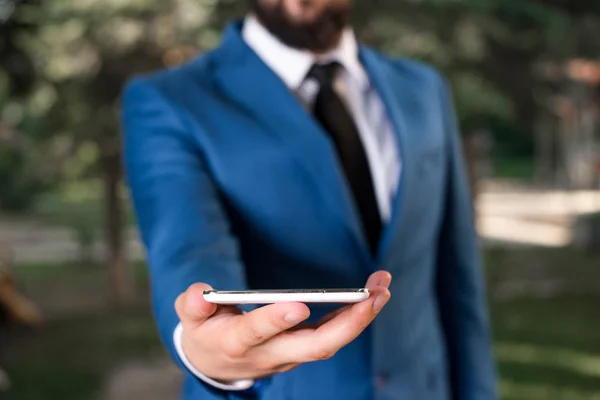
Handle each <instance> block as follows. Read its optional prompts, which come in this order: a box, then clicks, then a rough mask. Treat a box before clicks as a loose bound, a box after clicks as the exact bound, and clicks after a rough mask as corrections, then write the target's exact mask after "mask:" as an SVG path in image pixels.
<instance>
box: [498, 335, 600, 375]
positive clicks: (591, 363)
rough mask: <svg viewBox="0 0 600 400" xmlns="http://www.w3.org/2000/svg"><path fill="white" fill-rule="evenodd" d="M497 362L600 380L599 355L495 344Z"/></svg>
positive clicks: (521, 345)
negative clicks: (526, 365)
mask: <svg viewBox="0 0 600 400" xmlns="http://www.w3.org/2000/svg"><path fill="white" fill-rule="evenodd" d="M495 350H496V356H497V358H498V360H499V361H505V362H506V361H510V362H515V363H522V364H533V365H542V366H552V367H555V368H562V369H565V370H568V371H569V372H577V373H579V374H582V375H587V376H591V377H598V378H600V355H589V354H584V353H581V352H576V351H572V350H566V349H555V348H549V347H540V346H534V345H529V344H513V343H502V342H501V343H496V345H495Z"/></svg>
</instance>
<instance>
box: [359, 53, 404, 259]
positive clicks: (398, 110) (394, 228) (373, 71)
mask: <svg viewBox="0 0 600 400" xmlns="http://www.w3.org/2000/svg"><path fill="white" fill-rule="evenodd" d="M360 58H361V62H362V64H363V66H364V67H365V69H366V70H367V73H368V75H369V79H370V80H371V84H372V85H373V86H374V87H375V89H376V90H377V92H378V94H379V96H380V97H381V100H382V101H383V103H384V105H385V108H386V111H387V116H388V118H389V119H390V122H391V124H392V126H393V129H394V132H395V134H396V139H397V140H396V142H397V144H398V147H399V154H400V160H401V165H402V167H401V168H402V169H401V174H400V182H399V185H398V191H397V193H396V196H395V198H394V201H393V203H392V214H391V215H392V216H391V219H390V221H389V223H388V224H387V225H386V227H385V229H384V232H383V233H382V236H381V240H380V243H379V247H378V251H377V254H376V256H375V260H374V261H375V267H378V266H379V265H381V264H382V263H384V260H385V257H386V256H387V254H388V253H389V251H390V249H391V246H392V244H393V243H394V239H395V238H396V236H397V234H398V226H399V222H400V221H402V220H403V218H402V212H403V210H404V208H405V207H404V203H405V201H406V199H405V198H406V194H408V193H410V185H411V184H412V182H411V174H412V170H411V169H412V166H413V162H414V160H412V159H411V156H412V154H411V152H410V151H409V150H408V149H411V148H412V143H411V141H412V137H411V135H410V132H408V131H407V130H408V127H407V123H406V118H405V115H404V112H405V110H407V109H410V107H407V104H405V102H406V101H408V99H409V98H410V95H409V94H408V93H403V94H402V95H400V96H399V95H398V94H397V93H395V92H394V91H393V88H394V87H398V83H399V84H400V85H402V82H398V80H399V79H401V78H399V76H398V73H397V72H396V71H394V70H393V69H392V68H391V66H390V65H389V64H388V63H387V62H382V61H381V60H380V56H379V55H378V54H377V53H375V52H374V51H373V50H371V49H369V48H366V47H361V49H360ZM402 87H406V88H409V87H410V85H402Z"/></svg>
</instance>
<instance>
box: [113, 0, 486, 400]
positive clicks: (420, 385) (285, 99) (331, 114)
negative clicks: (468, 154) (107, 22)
mask: <svg viewBox="0 0 600 400" xmlns="http://www.w3.org/2000/svg"><path fill="white" fill-rule="evenodd" d="M351 8H352V0H253V9H254V12H253V14H252V15H250V16H248V17H247V18H246V19H244V21H239V22H234V23H232V24H231V25H230V26H229V27H228V28H227V30H226V32H225V34H224V39H223V42H222V44H221V45H220V46H219V47H218V48H217V49H215V50H214V51H212V52H209V53H207V54H205V55H203V56H201V57H200V58H198V59H196V60H194V61H192V62H190V63H187V64H185V65H183V66H180V67H178V68H174V69H171V70H168V71H163V72H160V73H158V74H155V75H152V76H147V77H140V78H136V79H134V80H133V81H132V82H130V83H129V84H128V86H127V88H126V90H125V93H124V98H123V121H124V130H125V154H126V157H125V162H126V168H127V171H128V174H127V175H128V183H129V186H130V188H131V193H132V197H133V201H134V205H135V209H136V213H137V216H138V220H139V225H140V230H141V234H142V237H143V240H144V243H145V245H146V247H147V250H148V260H149V265H150V270H151V281H152V294H153V303H154V310H155V315H156V319H157V321H158V326H159V328H160V332H161V335H162V338H163V340H164V342H165V344H166V346H167V348H168V349H169V350H170V352H171V354H172V356H173V358H174V360H175V361H176V362H177V363H178V364H179V365H180V366H181V367H182V368H183V369H184V370H185V371H186V377H187V379H186V382H185V388H184V394H183V397H184V398H185V399H186V400H196V399H198V400H199V399H208V400H220V399H242V398H251V399H261V400H286V399H287V400H306V399H310V400H321V399H323V400H325V399H328V400H329V399H333V400H338V399H339V400H372V399H381V400H384V399H389V400H392V399H397V400H449V399H460V400H483V399H486V400H487V399H495V398H496V397H495V396H496V395H495V375H494V366H493V361H492V356H491V346H490V337H489V327H488V321H487V315H486V311H485V302H484V297H485V296H484V286H483V283H482V278H481V271H480V269H481V268H480V267H481V266H480V260H479V258H478V250H477V242H476V234H475V231H474V224H473V215H472V209H471V204H470V196H469V190H468V188H467V183H466V179H465V173H464V168H463V165H462V159H461V154H460V144H459V143H460V137H459V134H458V132H457V126H456V121H455V116H454V112H453V110H452V106H451V100H450V96H449V94H448V91H447V90H446V87H445V85H444V82H443V79H442V78H441V77H440V76H439V74H438V73H437V72H436V71H435V70H434V69H432V68H431V67H428V66H425V65H422V64H419V63H416V62H412V61H408V60H401V59H391V58H387V57H385V56H383V55H381V54H380V53H378V52H376V51H375V50H373V49H370V48H368V47H365V46H361V45H358V44H357V42H356V39H355V37H354V35H353V32H352V30H351V29H350V28H349V26H348V20H349V14H350V10H351ZM392 275H393V276H394V280H393V282H392V279H391V276H392ZM365 282H367V283H366V286H367V287H368V288H369V289H370V290H371V292H372V295H371V297H370V298H369V299H368V300H365V301H364V302H361V303H358V304H355V305H353V306H351V307H345V308H341V309H338V310H334V309H331V308H329V307H325V306H321V307H311V308H309V307H307V306H306V305H304V304H299V303H289V304H276V305H269V306H265V307H261V308H256V309H253V310H252V309H245V310H244V311H245V312H246V313H244V312H243V311H242V310H240V309H238V308H235V307H230V306H229V307H225V306H219V307H217V306H215V305H212V304H209V303H207V302H205V301H204V299H203V297H202V291H203V290H206V289H209V288H215V289H222V290H243V289H295V288H324V287H325V288H343V287H363V286H365ZM390 292H391V293H392V294H393V297H390ZM386 303H387V304H386ZM384 306H385V307H384ZM376 316H377V318H375V317H376Z"/></svg>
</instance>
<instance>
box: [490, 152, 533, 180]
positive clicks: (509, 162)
mask: <svg viewBox="0 0 600 400" xmlns="http://www.w3.org/2000/svg"><path fill="white" fill-rule="evenodd" d="M534 169H535V167H534V163H533V159H531V158H514V157H512V158H509V157H497V158H496V159H495V161H494V176H495V177H497V178H508V179H522V180H526V181H530V180H531V179H533V176H534Z"/></svg>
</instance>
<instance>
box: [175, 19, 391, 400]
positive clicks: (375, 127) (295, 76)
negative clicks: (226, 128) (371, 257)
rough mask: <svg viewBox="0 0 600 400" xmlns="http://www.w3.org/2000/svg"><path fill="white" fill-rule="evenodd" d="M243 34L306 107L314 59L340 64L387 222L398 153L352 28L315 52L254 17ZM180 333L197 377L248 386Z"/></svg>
mask: <svg viewBox="0 0 600 400" xmlns="http://www.w3.org/2000/svg"><path fill="white" fill-rule="evenodd" d="M242 36H243V38H244V40H245V41H246V43H247V44H248V46H249V47H250V48H251V49H252V50H254V52H255V53H256V54H257V55H258V56H259V57H260V58H261V59H262V61H263V62H264V63H265V64H266V65H267V66H268V67H269V68H270V69H271V70H272V71H273V72H274V73H275V74H276V75H277V76H279V78H280V79H281V80H282V81H283V82H284V83H285V84H286V85H287V86H288V87H289V88H290V90H292V91H293V92H294V93H296V95H297V96H298V97H299V98H300V100H301V101H302V102H303V103H304V104H305V105H306V107H307V109H310V108H311V106H312V104H313V102H314V100H315V98H316V96H317V94H318V91H319V85H318V83H317V82H316V81H315V80H312V79H307V78H306V77H307V75H308V73H309V71H310V69H311V68H312V66H313V64H314V63H315V62H331V61H337V62H338V63H340V65H341V66H342V67H343V68H342V69H341V71H340V73H339V74H338V76H337V77H336V80H335V82H334V86H335V89H336V90H337V92H338V94H339V95H340V96H341V97H342V99H343V100H345V101H346V105H347V106H348V108H349V109H350V112H351V114H352V115H353V117H354V119H355V122H356V124H357V127H358V131H359V134H360V138H361V140H362V143H363V146H364V148H365V153H366V155H367V159H368V162H369V166H370V169H371V176H372V178H373V185H374V190H375V196H376V199H377V203H378V206H379V210H380V213H381V218H382V221H383V223H384V224H385V223H386V222H388V221H389V219H390V216H391V211H392V201H393V198H394V196H395V195H396V191H397V189H398V182H399V179H400V170H401V162H400V154H399V152H398V146H397V142H396V136H395V134H394V131H393V127H392V125H391V123H390V121H389V119H388V117H387V111H386V109H385V106H384V104H383V102H382V100H381V98H380V97H379V94H378V93H377V91H376V90H375V89H374V88H373V87H372V86H371V83H370V81H369V77H368V75H367V73H366V72H365V70H364V69H363V67H362V65H361V63H360V59H359V56H358V43H357V41H356V38H355V36H354V33H353V32H352V30H350V29H348V30H346V31H344V34H343V36H342V39H341V41H340V44H339V46H338V47H337V48H335V49H333V50H332V51H330V52H328V53H327V54H324V55H319V56H315V55H314V54H312V53H310V52H307V51H302V50H297V49H293V48H290V47H288V46H286V45H285V44H283V43H282V42H280V41H279V40H278V39H277V38H276V37H274V36H273V35H272V34H271V33H270V32H269V31H268V30H267V29H266V28H264V27H263V26H262V25H261V24H260V23H259V22H258V20H257V19H256V18H255V17H253V16H249V17H247V18H246V20H245V21H244V26H243V28H242ZM182 333H183V329H182V327H181V324H179V325H178V326H177V328H176V329H175V332H174V334H173V339H174V342H175V348H176V349H177V352H178V354H179V357H180V358H181V360H182V362H183V363H184V365H185V366H186V367H187V368H188V369H189V370H190V371H191V372H192V373H193V374H194V375H196V376H197V377H198V378H199V379H201V380H203V381H204V382H206V383H208V384H210V385H212V386H214V387H217V388H219V389H223V390H245V389H249V388H250V387H252V385H253V384H254V381H252V380H243V381H237V382H234V383H233V384H228V385H226V384H223V383H221V382H217V381H215V380H213V379H210V378H208V377H206V376H205V375H203V374H202V373H200V372H199V371H197V370H196V369H195V368H194V367H193V365H192V364H191V363H190V362H189V360H188V358H187V357H186V355H185V353H184V352H183V348H182V345H181V335H182Z"/></svg>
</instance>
